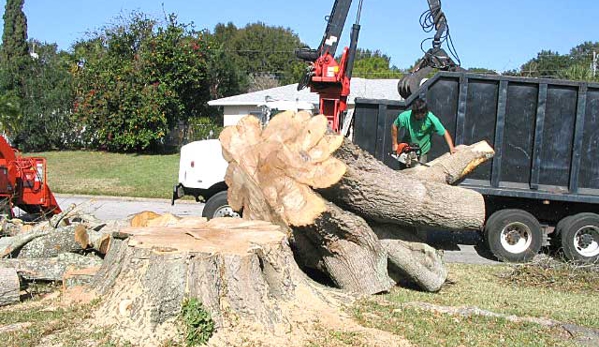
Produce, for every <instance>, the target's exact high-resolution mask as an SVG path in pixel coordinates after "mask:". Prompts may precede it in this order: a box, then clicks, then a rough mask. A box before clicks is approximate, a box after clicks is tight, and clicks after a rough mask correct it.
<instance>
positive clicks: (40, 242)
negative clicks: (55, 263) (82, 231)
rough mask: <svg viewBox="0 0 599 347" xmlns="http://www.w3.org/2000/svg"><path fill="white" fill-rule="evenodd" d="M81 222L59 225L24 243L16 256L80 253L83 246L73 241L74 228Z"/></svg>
mask: <svg viewBox="0 0 599 347" xmlns="http://www.w3.org/2000/svg"><path fill="white" fill-rule="evenodd" d="M81 227H82V225H81V224H77V225H75V224H73V225H69V226H64V227H59V228H57V229H54V230H52V231H50V232H48V233H47V234H46V235H44V236H42V237H39V238H37V239H35V240H32V241H30V242H28V243H27V244H25V245H24V246H23V247H22V248H21V250H20V251H19V252H18V255H17V257H18V258H52V257H57V256H58V254H60V253H64V252H74V253H80V252H82V251H83V247H81V245H79V243H77V241H75V229H76V228H81Z"/></svg>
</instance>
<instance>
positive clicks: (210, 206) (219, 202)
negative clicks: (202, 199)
mask: <svg viewBox="0 0 599 347" xmlns="http://www.w3.org/2000/svg"><path fill="white" fill-rule="evenodd" d="M202 217H206V218H208V219H212V218H217V217H235V218H239V217H241V215H240V214H239V213H238V212H235V211H233V209H232V208H231V206H229V202H228V201H227V191H226V190H225V191H222V192H218V193H216V194H214V195H213V196H212V197H211V198H210V199H208V201H206V204H205V205H204V209H203V210H202Z"/></svg>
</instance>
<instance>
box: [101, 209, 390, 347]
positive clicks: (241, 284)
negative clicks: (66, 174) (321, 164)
mask: <svg viewBox="0 0 599 347" xmlns="http://www.w3.org/2000/svg"><path fill="white" fill-rule="evenodd" d="M121 234H123V235H128V238H127V239H125V240H118V239H115V240H113V246H112V247H111V248H110V250H109V252H108V254H107V255H106V257H105V260H104V263H103V264H102V267H101V268H100V270H99V272H98V274H97V275H96V277H95V278H94V279H93V281H92V284H91V288H92V289H93V290H94V291H96V292H98V293H99V294H100V295H101V296H102V298H103V300H102V302H101V304H100V307H99V309H98V311H97V312H96V315H97V316H98V317H102V319H101V321H102V322H103V324H107V325H110V326H111V327H112V329H111V330H112V331H113V332H114V334H115V335H116V336H117V337H120V338H123V339H124V340H125V341H127V340H128V341H131V342H135V343H136V344H139V345H148V346H149V345H160V344H161V342H162V340H164V339H168V338H169V337H170V336H172V335H173V334H174V333H176V332H177V326H179V325H180V323H179V321H177V316H178V315H179V313H180V311H181V305H182V303H183V302H184V300H185V299H186V298H197V299H198V300H200V301H201V303H202V306H203V308H204V309H205V310H207V311H208V312H209V313H210V315H211V317H212V319H213V320H214V322H215V323H216V326H217V330H216V331H217V332H216V335H215V336H213V337H212V339H211V343H214V344H216V345H221V344H222V345H237V343H238V342H239V343H241V341H240V340H245V342H244V343H246V344H248V345H274V344H277V345H285V346H287V345H292V346H301V345H305V344H306V343H307V339H306V335H305V334H306V333H309V332H310V331H312V330H313V329H314V327H313V326H312V324H313V322H314V318H315V317H319V318H321V317H334V318H331V320H330V321H327V323H330V324H332V325H338V324H343V325H345V328H346V329H347V330H346V331H351V330H352V329H357V328H355V327H356V325H355V324H354V323H352V322H351V321H349V320H344V319H343V317H344V314H343V313H341V312H340V311H339V310H338V305H339V303H340V301H339V299H341V298H343V300H350V301H351V299H352V298H351V297H348V296H345V295H342V294H341V293H339V292H335V291H332V290H330V289H326V288H324V287H322V286H320V285H317V284H316V283H314V282H312V281H311V280H309V279H308V277H307V276H305V275H304V274H303V273H302V272H301V271H300V270H299V268H298V267H297V264H296V263H295V261H294V259H293V255H292V253H291V251H290V249H289V246H288V244H287V238H286V235H285V232H283V228H281V227H280V226H277V225H274V224H271V223H267V222H263V221H247V220H241V219H234V218H216V219H212V220H210V221H209V222H205V221H204V222H202V223H200V222H198V223H196V224H195V225H194V226H189V224H188V225H187V226H185V225H183V226H181V225H176V226H169V227H141V228H129V229H124V230H121ZM290 330H293V332H294V333H293V334H289V331H290ZM380 335H384V334H380ZM372 341H373V343H372V344H371V345H373V346H376V345H379V346H382V345H384V344H381V342H380V341H381V339H380V337H376V335H375V334H373V338H372ZM386 343H387V344H388V345H397V343H399V340H398V339H397V338H396V340H395V341H394V340H393V339H388V340H386Z"/></svg>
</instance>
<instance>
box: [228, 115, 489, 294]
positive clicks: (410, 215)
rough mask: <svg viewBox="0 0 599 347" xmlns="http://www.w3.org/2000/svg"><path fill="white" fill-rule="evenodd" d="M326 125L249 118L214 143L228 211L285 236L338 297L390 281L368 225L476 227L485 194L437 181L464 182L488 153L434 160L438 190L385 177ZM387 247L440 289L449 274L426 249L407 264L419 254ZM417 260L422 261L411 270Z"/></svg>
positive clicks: (411, 177)
mask: <svg viewBox="0 0 599 347" xmlns="http://www.w3.org/2000/svg"><path fill="white" fill-rule="evenodd" d="M326 124H327V122H326V118H325V117H324V116H315V117H310V115H308V114H306V113H302V112H299V113H293V112H283V113H281V114H278V115H277V116H275V117H274V118H273V119H272V120H271V121H270V123H269V124H268V126H267V127H266V129H264V130H262V129H261V127H260V124H259V122H258V121H257V120H256V119H255V118H253V117H246V118H243V119H242V120H241V121H240V122H239V123H238V125H237V126H233V127H228V128H226V129H225V130H224V131H223V132H222V133H221V136H220V140H221V143H222V145H223V155H224V157H225V159H226V160H227V161H228V162H229V168H228V170H227V175H226V177H225V181H226V182H227V185H228V186H229V194H228V199H229V203H230V205H231V206H232V207H233V209H235V210H238V211H239V210H241V209H243V215H244V218H247V219H252V220H265V221H269V222H272V223H275V224H278V225H280V226H282V227H283V228H285V229H287V230H290V232H291V234H292V235H293V237H292V239H291V242H292V248H293V250H294V252H295V254H296V258H297V259H298V262H299V263H300V264H302V265H304V266H313V267H315V268H317V269H318V270H320V271H322V272H324V273H326V274H327V275H328V276H329V277H330V278H331V280H332V282H333V283H335V284H336V285H338V286H339V287H341V288H343V289H346V290H351V291H357V292H361V293H366V294H372V293H373V292H376V291H375V290H381V289H383V290H385V289H384V288H387V289H388V288H389V285H390V283H392V282H391V281H389V279H388V276H387V275H382V274H381V270H380V269H381V266H382V264H384V263H385V261H384V259H386V258H387V255H386V252H385V251H384V248H385V247H383V245H381V244H380V242H378V241H377V240H376V239H375V238H374V235H375V234H374V232H373V231H372V229H371V228H370V227H369V226H368V224H366V222H364V220H367V221H368V222H369V223H370V222H371V221H372V222H374V223H379V224H390V223H393V224H398V225H406V226H427V227H435V228H441V229H449V230H452V229H459V230H463V229H478V228H481V227H482V225H483V222H484V216H485V210H484V201H483V199H482V196H481V195H480V194H478V193H476V192H474V191H471V190H466V189H462V188H457V187H452V186H449V185H447V184H445V183H441V182H440V179H439V177H441V175H444V176H443V177H444V179H445V180H446V181H447V177H448V176H451V177H453V178H454V177H462V175H463V174H464V173H467V172H468V171H469V170H471V168H472V167H475V166H476V165H477V163H478V164H479V163H481V162H482V161H483V160H484V158H488V157H489V155H488V152H485V151H483V150H476V151H472V150H471V149H470V148H464V149H461V152H462V153H460V154H456V155H454V157H455V158H454V159H456V160H457V159H459V160H457V161H459V162H460V163H461V164H456V165H453V166H451V165H449V166H443V165H442V161H439V162H437V163H436V164H435V167H436V168H437V167H438V169H436V170H437V171H435V177H437V178H436V179H435V180H437V182H435V181H433V182H427V181H422V180H420V179H417V178H418V177H419V176H418V175H415V174H404V173H401V172H397V171H394V170H391V169H390V168H388V167H387V166H385V165H384V164H382V163H380V162H379V161H377V160H376V159H374V158H373V157H372V156H370V155H369V154H367V153H365V152H364V151H362V150H360V149H359V148H357V147H356V146H355V145H353V144H351V143H350V142H348V141H344V140H343V138H342V137H340V136H336V135H330V134H327V129H326ZM476 148H479V147H476ZM470 152H476V153H479V154H477V155H475V156H470V154H468V153H470ZM480 153H484V154H480ZM460 158H476V160H474V159H463V160H462V159H460ZM481 158H483V159H481ZM442 166H443V168H445V171H443V170H442V169H441V167H442ZM437 172H439V173H437ZM431 175H432V173H431ZM453 178H452V180H453ZM321 194H322V195H321ZM323 197H324V199H323ZM339 208H341V209H339ZM288 232H289V231H288ZM373 240H374V241H373ZM385 244H387V245H388V246H387V247H386V248H387V250H392V251H393V252H394V255H393V260H392V264H393V265H399V266H404V267H405V266H407V265H409V266H411V267H412V270H409V271H407V273H408V274H411V275H415V276H428V278H421V279H418V280H417V281H416V282H417V283H420V284H422V285H423V286H424V287H425V289H427V290H438V283H437V282H439V281H443V280H444V278H445V277H446V271H445V270H444V269H443V264H442V262H441V261H438V260H439V259H438V257H436V256H435V255H434V253H433V252H429V251H430V249H425V248H422V247H421V250H425V251H424V254H428V255H427V256H425V257H418V256H415V257H411V259H412V262H414V264H406V263H405V259H407V258H408V257H407V255H408V254H416V255H417V254H420V253H418V252H414V248H418V247H416V246H415V245H412V246H410V245H408V244H406V243H405V242H404V243H402V244H399V240H388V238H387V239H385ZM350 245H351V246H350ZM391 245H393V247H392V246H391ZM397 245H401V247H399V246H397ZM346 246H347V247H346ZM408 246H410V247H412V248H410V247H408ZM395 248H397V249H395ZM357 249H360V251H356V250H357ZM421 253H422V252H421ZM429 258H430V259H429ZM431 259H432V260H431ZM422 261H423V262H428V263H426V264H421V265H422V266H419V265H418V264H416V263H418V262H422ZM402 262H403V264H402ZM360 263H361V266H360V265H358V264H360ZM338 264H343V266H344V267H343V269H342V270H341V268H340V267H338ZM435 267H437V268H435ZM358 269H360V270H358ZM423 270H426V271H423ZM382 272H386V271H382ZM373 284H375V285H373ZM375 288H376V289H375Z"/></svg>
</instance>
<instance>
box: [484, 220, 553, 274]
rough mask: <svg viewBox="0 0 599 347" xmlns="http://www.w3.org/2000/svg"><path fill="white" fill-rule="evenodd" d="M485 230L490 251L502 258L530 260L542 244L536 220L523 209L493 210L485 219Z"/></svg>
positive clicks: (502, 259)
mask: <svg viewBox="0 0 599 347" xmlns="http://www.w3.org/2000/svg"><path fill="white" fill-rule="evenodd" d="M484 232H485V240H486V242H487V244H488V246H489V249H490V250H491V252H492V253H493V255H495V257H497V259H499V260H501V261H505V262H526V261H529V260H531V259H532V258H533V257H534V256H535V255H536V254H537V253H538V252H539V250H540V249H541V246H542V244H543V231H542V230H541V225H540V224H539V221H538V220H537V219H536V218H535V217H534V216H533V215H531V214H530V213H528V212H526V211H523V210H515V209H514V210H501V211H499V212H495V214H493V215H492V216H491V217H490V218H489V220H488V221H487V223H486V225H485V230H484Z"/></svg>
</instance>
